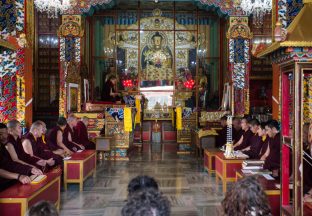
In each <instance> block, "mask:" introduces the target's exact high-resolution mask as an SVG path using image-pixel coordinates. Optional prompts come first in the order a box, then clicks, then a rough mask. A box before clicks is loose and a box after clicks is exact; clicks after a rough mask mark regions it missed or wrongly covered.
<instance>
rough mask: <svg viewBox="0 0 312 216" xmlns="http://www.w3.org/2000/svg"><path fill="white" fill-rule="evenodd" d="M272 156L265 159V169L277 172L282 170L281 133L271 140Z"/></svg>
mask: <svg viewBox="0 0 312 216" xmlns="http://www.w3.org/2000/svg"><path fill="white" fill-rule="evenodd" d="M269 146H270V154H269V155H268V157H267V158H266V159H265V162H264V165H263V168H264V169H268V170H276V169H279V168H280V157H281V140H280V133H278V134H276V135H275V137H273V138H270V139H269Z"/></svg>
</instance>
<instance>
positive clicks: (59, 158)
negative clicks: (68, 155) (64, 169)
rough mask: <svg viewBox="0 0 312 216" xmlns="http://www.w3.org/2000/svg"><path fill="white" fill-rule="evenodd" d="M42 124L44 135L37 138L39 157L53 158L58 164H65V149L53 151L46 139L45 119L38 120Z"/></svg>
mask: <svg viewBox="0 0 312 216" xmlns="http://www.w3.org/2000/svg"><path fill="white" fill-rule="evenodd" d="M38 122H39V123H41V125H42V136H41V137H39V138H38V139H37V144H38V145H37V146H38V151H40V155H38V156H39V157H43V158H53V159H54V160H55V162H56V164H57V165H61V166H62V165H63V157H64V156H65V155H64V150H63V149H57V150H54V151H51V150H50V148H49V146H48V145H47V143H46V140H45V134H46V132H47V127H46V124H45V123H44V122H43V121H40V120H39V121H38Z"/></svg>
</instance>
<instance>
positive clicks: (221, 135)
mask: <svg viewBox="0 0 312 216" xmlns="http://www.w3.org/2000/svg"><path fill="white" fill-rule="evenodd" d="M220 121H221V127H222V129H221V130H220V131H218V136H217V137H216V147H217V148H220V147H222V146H223V145H225V144H226V135H227V117H226V116H222V117H221V119H220Z"/></svg>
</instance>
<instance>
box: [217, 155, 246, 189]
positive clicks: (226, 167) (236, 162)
mask: <svg viewBox="0 0 312 216" xmlns="http://www.w3.org/2000/svg"><path fill="white" fill-rule="evenodd" d="M244 160H245V159H243V158H231V159H227V158H226V157H225V156H224V154H223V152H218V153H216V155H215V168H216V180H217V183H218V182H219V179H221V181H222V191H223V192H224V193H225V192H226V189H227V183H228V182H235V180H236V171H237V170H240V169H242V163H243V161H244Z"/></svg>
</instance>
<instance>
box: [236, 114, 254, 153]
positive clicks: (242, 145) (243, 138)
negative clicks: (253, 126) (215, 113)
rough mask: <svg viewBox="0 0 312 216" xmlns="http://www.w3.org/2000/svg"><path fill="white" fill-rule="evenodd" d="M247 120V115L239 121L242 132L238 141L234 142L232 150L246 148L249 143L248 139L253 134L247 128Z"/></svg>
mask: <svg viewBox="0 0 312 216" xmlns="http://www.w3.org/2000/svg"><path fill="white" fill-rule="evenodd" d="M248 121H249V118H248V117H244V118H243V119H242V121H241V126H242V130H243V134H242V136H241V138H240V139H239V141H238V142H236V143H235V144H234V150H242V149H244V148H247V147H248V146H250V144H251V143H250V140H251V137H252V136H253V135H254V134H253V133H252V132H251V130H250V129H249V124H248Z"/></svg>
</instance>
